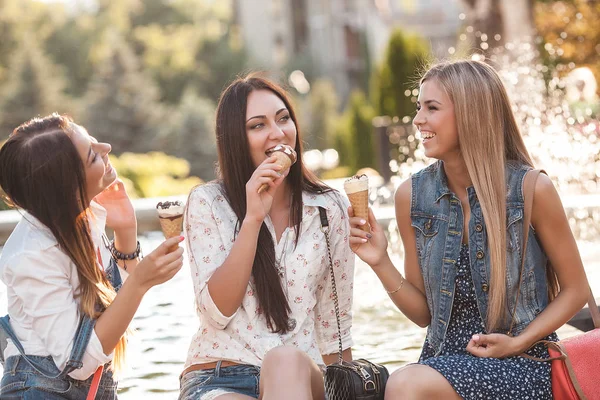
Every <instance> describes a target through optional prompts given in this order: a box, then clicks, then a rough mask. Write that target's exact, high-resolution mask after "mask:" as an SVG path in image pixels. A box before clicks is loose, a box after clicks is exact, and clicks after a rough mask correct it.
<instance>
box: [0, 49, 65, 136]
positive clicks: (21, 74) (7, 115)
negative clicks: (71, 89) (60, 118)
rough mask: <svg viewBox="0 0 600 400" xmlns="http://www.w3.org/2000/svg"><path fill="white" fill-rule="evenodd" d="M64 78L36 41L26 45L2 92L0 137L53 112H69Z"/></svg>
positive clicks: (0, 91)
mask: <svg viewBox="0 0 600 400" xmlns="http://www.w3.org/2000/svg"><path fill="white" fill-rule="evenodd" d="M63 87H64V81H63V78H62V74H61V73H60V70H59V69H58V67H57V66H56V65H54V64H53V63H52V62H51V61H50V60H49V59H48V58H47V57H46V56H45V55H44V53H43V52H42V51H41V50H40V49H39V47H38V46H37V44H36V43H34V42H33V40H27V41H25V42H23V43H22V44H21V46H20V48H19V50H18V52H17V53H16V54H15V56H14V58H13V62H12V63H11V66H10V69H9V71H8V80H7V82H6V84H5V85H4V86H3V87H2V90H0V93H1V96H0V132H1V134H0V137H2V138H4V137H6V136H8V134H9V133H10V132H11V131H12V130H13V129H14V128H16V127H17V126H18V125H20V124H22V123H23V122H25V121H27V120H29V119H31V118H33V117H35V116H44V115H47V114H50V113H52V112H59V113H64V112H68V111H69V106H68V104H67V103H68V102H66V99H65V97H64V96H63V93H62V89H63Z"/></svg>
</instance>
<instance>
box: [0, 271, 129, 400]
mask: <svg viewBox="0 0 600 400" xmlns="http://www.w3.org/2000/svg"><path fill="white" fill-rule="evenodd" d="M106 273H107V278H108V279H109V281H110V282H111V284H112V285H113V287H114V288H115V290H118V289H120V287H121V285H122V280H121V274H120V273H119V269H118V267H117V265H116V263H115V262H114V260H113V261H112V262H111V264H110V266H109V267H108V268H107V272H106ZM95 324H96V321H95V320H92V319H90V318H89V317H88V316H83V317H82V318H81V322H80V323H79V327H78V328H77V332H76V333H75V340H74V343H73V348H72V350H71V355H70V357H69V360H68V361H67V364H66V366H65V368H64V369H63V370H62V371H60V370H59V369H58V367H57V366H56V364H55V363H54V361H53V359H52V357H51V356H47V357H42V356H29V355H26V354H25V351H24V349H23V346H22V345H21V343H20V342H19V339H18V338H17V337H16V335H15V333H14V331H13V329H12V328H11V326H10V318H9V316H8V315H7V316H5V317H3V318H0V331H2V332H3V333H4V334H5V335H6V336H7V337H8V338H10V339H11V340H12V342H13V343H14V344H15V346H16V347H17V349H19V352H20V353H21V355H19V356H12V357H9V358H8V359H7V360H6V361H5V362H4V374H3V376H2V381H1V382H0V398H2V399H23V400H37V399H44V400H46V399H48V400H54V399H69V400H80V399H81V400H84V399H85V398H86V397H87V393H88V391H89V389H90V385H91V383H92V379H93V376H91V377H89V378H88V379H87V380H85V381H78V380H76V379H73V378H71V377H70V376H68V374H69V373H71V372H72V371H73V370H75V369H78V368H81V366H82V365H83V364H82V362H81V360H82V358H83V354H84V352H85V349H86V347H87V345H88V343H89V341H90V336H91V334H92V331H93V330H94V326H95ZM3 352H4V349H2V353H3ZM116 398H117V383H116V382H115V381H114V380H113V374H112V371H110V369H109V368H105V369H104V373H103V374H102V378H101V380H100V386H99V389H98V393H97V395H96V399H98V400H112V399H116Z"/></svg>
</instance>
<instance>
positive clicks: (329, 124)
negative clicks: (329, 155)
mask: <svg viewBox="0 0 600 400" xmlns="http://www.w3.org/2000/svg"><path fill="white" fill-rule="evenodd" d="M309 102H310V116H309V118H310V125H309V129H308V134H307V135H305V137H304V140H306V141H307V142H308V144H309V147H310V148H312V149H320V150H323V149H326V148H329V147H331V146H332V145H333V144H334V143H333V141H334V136H335V130H336V123H337V121H338V119H339V115H338V107H339V100H338V97H337V95H336V93H335V88H334V87H333V84H332V83H331V82H330V81H328V80H317V81H316V82H315V83H314V84H313V85H312V89H311V91H310V95H309Z"/></svg>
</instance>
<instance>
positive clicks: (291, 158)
mask: <svg viewBox="0 0 600 400" xmlns="http://www.w3.org/2000/svg"><path fill="white" fill-rule="evenodd" d="M265 154H266V155H267V156H269V157H277V160H276V161H275V163H276V164H277V165H280V166H281V169H280V170H279V173H280V174H283V173H285V172H286V171H287V170H288V169H289V168H290V167H291V166H292V165H293V164H294V163H295V162H296V158H297V157H296V152H295V151H294V149H292V148H291V147H290V146H288V145H285V144H280V145H277V146H275V147H273V148H271V149H269V150H267V151H266V152H265ZM268 188H269V185H267V184H263V185H261V187H259V188H258V193H262V192H264V191H265V190H267V189H268Z"/></svg>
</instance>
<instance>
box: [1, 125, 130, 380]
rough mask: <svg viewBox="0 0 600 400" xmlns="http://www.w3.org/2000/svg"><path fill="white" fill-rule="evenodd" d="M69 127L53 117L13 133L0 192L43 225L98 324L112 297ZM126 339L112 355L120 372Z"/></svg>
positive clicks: (6, 146)
mask: <svg viewBox="0 0 600 400" xmlns="http://www.w3.org/2000/svg"><path fill="white" fill-rule="evenodd" d="M72 124H73V121H72V120H71V119H70V118H69V117H66V116H61V115H58V114H52V115H50V116H47V117H44V118H34V119H32V120H30V121H28V122H26V123H24V124H22V125H21V126H19V127H17V128H16V129H15V130H14V131H13V132H12V134H11V135H10V136H9V138H8V140H7V141H6V143H5V144H4V145H3V146H2V148H1V149H0V187H2V190H3V191H4V193H5V194H6V197H8V201H9V202H10V203H11V204H12V205H14V206H16V207H19V208H21V209H23V210H25V211H27V212H28V213H30V214H31V215H33V216H34V217H35V218H37V219H38V220H39V221H40V222H41V223H42V224H44V225H45V226H46V227H47V228H48V229H49V230H50V231H51V232H52V234H53V235H54V237H55V238H56V241H57V242H58V245H59V247H60V249H61V250H62V251H64V252H65V253H66V254H67V256H69V258H70V259H71V261H72V262H73V263H74V264H75V266H76V268H77V274H78V276H79V287H78V288H76V290H75V293H76V296H78V297H80V298H81V299H80V303H79V304H80V305H79V307H80V309H81V311H82V312H83V313H84V314H86V315H88V316H89V317H91V318H94V319H96V318H98V317H99V316H100V315H101V314H102V312H103V311H104V310H105V309H106V307H108V306H109V305H110V303H111V302H112V301H113V299H114V298H115V296H116V292H115V290H114V289H113V287H112V285H111V283H110V282H109V281H108V279H107V278H106V276H105V274H104V273H103V272H102V270H101V269H100V268H98V265H97V261H96V250H95V246H94V243H93V241H92V237H91V234H90V226H89V222H88V207H89V202H88V200H87V196H86V181H85V169H84V164H83V162H82V160H81V156H80V155H79V153H78V151H77V149H76V147H75V145H74V144H73V142H72V141H71V138H70V136H71V134H72V133H73V130H72ZM125 347H126V337H125V335H124V336H123V337H122V338H121V340H120V341H119V343H118V345H117V347H116V349H115V357H114V362H113V364H114V366H115V369H116V370H119V369H120V368H121V367H122V364H123V359H124V354H125Z"/></svg>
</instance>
